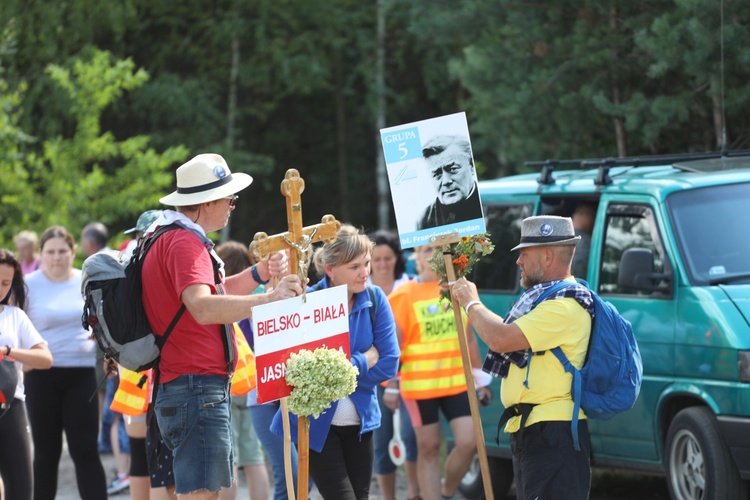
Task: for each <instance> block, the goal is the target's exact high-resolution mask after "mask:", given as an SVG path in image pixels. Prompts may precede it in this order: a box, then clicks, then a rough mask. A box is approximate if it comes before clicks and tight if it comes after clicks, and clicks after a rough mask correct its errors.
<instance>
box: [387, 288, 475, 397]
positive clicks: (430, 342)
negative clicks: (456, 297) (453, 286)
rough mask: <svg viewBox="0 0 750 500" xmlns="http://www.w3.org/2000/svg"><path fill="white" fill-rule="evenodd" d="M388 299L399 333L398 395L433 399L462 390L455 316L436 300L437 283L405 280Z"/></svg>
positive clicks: (443, 303) (438, 292)
mask: <svg viewBox="0 0 750 500" xmlns="http://www.w3.org/2000/svg"><path fill="white" fill-rule="evenodd" d="M388 301H389V302H390V304H391V309H393V317H394V318H395V320H396V324H397V325H398V327H399V329H400V330H401V332H402V334H403V341H402V345H401V369H400V372H399V373H400V375H401V395H402V396H403V397H404V398H407V399H433V398H440V397H446V396H454V395H456V394H460V393H461V392H464V391H466V377H465V376H464V369H463V361H462V359H461V349H460V346H459V344H458V330H457V329H456V322H455V317H454V315H453V310H452V309H450V308H447V307H446V306H447V302H445V301H442V302H441V301H440V286H439V285H438V283H437V282H430V283H419V282H410V283H406V284H404V285H402V286H400V287H399V288H398V289H396V290H395V291H393V293H391V294H390V295H389V296H388Z"/></svg>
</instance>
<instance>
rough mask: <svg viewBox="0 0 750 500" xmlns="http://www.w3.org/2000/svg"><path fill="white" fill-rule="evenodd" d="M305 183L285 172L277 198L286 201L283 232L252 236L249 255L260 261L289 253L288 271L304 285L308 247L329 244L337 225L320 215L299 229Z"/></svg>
mask: <svg viewBox="0 0 750 500" xmlns="http://www.w3.org/2000/svg"><path fill="white" fill-rule="evenodd" d="M304 190H305V181H304V180H303V179H302V177H300V176H299V172H298V171H297V170H295V169H293V168H290V169H289V170H287V171H286V175H285V176H284V180H283V181H281V194H283V195H284V197H285V198H286V216H287V232H285V233H279V234H276V235H274V236H268V235H267V234H266V233H261V232H259V233H255V237H254V238H253V242H252V243H251V244H250V251H251V252H252V253H253V255H254V256H255V257H256V258H257V259H260V260H263V259H265V258H267V257H268V256H269V255H270V254H271V253H273V252H278V251H280V250H286V249H287V248H288V249H291V250H293V251H292V252H290V254H289V263H290V267H291V269H293V270H294V272H296V273H297V275H298V276H299V277H300V280H302V285H303V286H304V284H305V283H306V281H307V268H308V260H309V257H310V254H309V252H310V247H311V246H312V244H313V243H318V242H320V241H324V242H326V241H330V240H332V239H334V238H335V237H336V235H337V234H338V232H339V229H340V228H341V223H340V222H339V221H337V220H336V218H335V217H334V216H333V215H324V216H323V218H322V219H321V222H320V224H315V225H313V226H307V227H302V197H301V195H302V192H303V191H304Z"/></svg>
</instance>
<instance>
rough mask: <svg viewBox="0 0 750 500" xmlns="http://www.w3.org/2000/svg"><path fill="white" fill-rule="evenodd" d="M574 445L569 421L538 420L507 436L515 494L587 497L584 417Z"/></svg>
mask: <svg viewBox="0 0 750 500" xmlns="http://www.w3.org/2000/svg"><path fill="white" fill-rule="evenodd" d="M578 442H579V443H580V445H581V451H576V450H575V448H574V446H573V434H572V432H571V430H570V421H563V422H561V421H553V422H538V423H536V424H533V425H530V426H528V427H526V428H524V429H523V430H522V431H517V432H514V433H513V434H511V436H510V448H511V450H512V451H513V472H514V474H515V479H516V490H517V497H518V498H554V499H556V500H557V499H561V500H567V499H570V500H578V499H580V498H588V496H589V490H590V488H591V464H590V461H589V457H590V450H591V445H590V443H589V427H588V423H587V422H586V420H579V421H578Z"/></svg>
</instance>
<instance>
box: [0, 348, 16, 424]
mask: <svg viewBox="0 0 750 500" xmlns="http://www.w3.org/2000/svg"><path fill="white" fill-rule="evenodd" d="M17 385H18V370H16V362H15V361H12V360H11V359H10V358H9V357H8V356H4V355H2V354H0V418H2V416H3V415H5V412H6V411H8V408H10V404H11V403H12V402H13V399H15V397H16V386H17Z"/></svg>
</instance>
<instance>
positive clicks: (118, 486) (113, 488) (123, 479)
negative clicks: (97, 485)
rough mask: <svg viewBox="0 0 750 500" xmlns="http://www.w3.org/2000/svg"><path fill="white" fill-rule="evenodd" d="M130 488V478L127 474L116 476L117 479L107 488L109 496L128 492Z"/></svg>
mask: <svg viewBox="0 0 750 500" xmlns="http://www.w3.org/2000/svg"><path fill="white" fill-rule="evenodd" d="M129 487H130V476H128V475H127V474H125V475H124V476H120V475H119V474H118V475H117V476H115V478H114V479H113V480H112V482H111V483H109V486H107V494H108V495H116V494H117V493H120V492H121V491H123V490H126V489H128V488H129Z"/></svg>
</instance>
